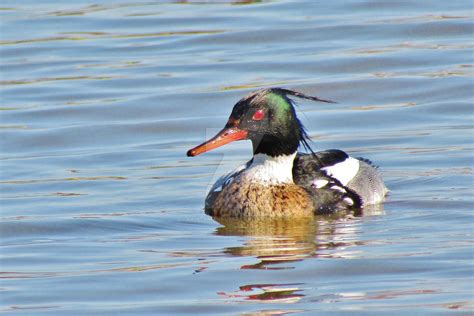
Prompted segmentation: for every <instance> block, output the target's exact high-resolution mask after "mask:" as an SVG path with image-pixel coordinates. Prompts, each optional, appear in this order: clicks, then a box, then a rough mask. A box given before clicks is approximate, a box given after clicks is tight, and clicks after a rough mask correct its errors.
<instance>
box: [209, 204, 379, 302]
mask: <svg viewBox="0 0 474 316" xmlns="http://www.w3.org/2000/svg"><path fill="white" fill-rule="evenodd" d="M382 213H383V206H376V207H370V208H367V209H366V210H364V212H363V213H362V212H359V213H357V214H354V213H346V214H339V215H337V216H333V217H327V216H325V217H314V218H283V219H281V218H280V219H262V220H239V219H229V218H226V219H223V218H215V220H216V221H217V222H218V223H220V224H221V225H222V226H221V227H219V228H218V229H217V230H216V234H217V235H222V236H248V237H250V238H248V239H246V240H245V241H244V242H243V244H242V245H241V246H238V247H228V248H225V249H224V251H223V252H224V253H226V254H229V255H232V256H245V257H255V258H256V259H257V262H255V263H253V264H247V265H243V266H241V267H240V269H242V270H245V269H265V270H284V269H296V268H297V265H296V262H300V261H302V260H304V259H307V258H320V259H325V258H353V257H354V256H356V255H357V252H356V251H354V250H352V249H353V248H354V246H358V245H363V244H364V242H363V241H361V240H360V239H359V236H358V235H359V231H360V229H359V226H360V224H361V220H362V217H363V216H374V215H380V214H382ZM303 291H304V284H303V283H291V284H289V283H285V284H276V283H271V284H245V285H241V286H240V287H239V289H238V290H236V291H233V292H219V293H218V294H219V295H221V296H224V297H227V298H234V299H243V300H251V301H264V302H273V303H296V302H298V301H299V300H300V299H301V298H303V297H304V296H305V295H304V294H303V293H302V292H303Z"/></svg>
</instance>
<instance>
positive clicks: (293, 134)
mask: <svg viewBox="0 0 474 316" xmlns="http://www.w3.org/2000/svg"><path fill="white" fill-rule="evenodd" d="M289 96H293V97H298V98H303V99H309V100H313V101H319V102H327V103H335V102H333V101H329V100H323V99H320V98H318V97H314V96H309V95H305V94H303V93H300V92H296V91H292V90H287V89H282V88H271V89H262V90H257V91H254V92H252V93H250V94H248V95H247V96H245V97H244V98H242V99H241V100H240V101H239V102H237V104H235V106H234V108H233V109H232V113H231V114H230V117H229V120H228V121H227V124H226V125H225V127H224V129H222V130H221V131H220V132H219V133H218V134H217V135H216V136H214V137H213V138H211V139H210V140H208V141H206V142H204V143H202V144H201V145H199V146H197V147H195V148H193V149H191V150H189V151H188V152H187V155H188V156H197V155H199V154H202V153H204V152H207V151H209V150H212V149H215V148H217V147H220V146H223V145H225V144H228V143H230V142H233V141H237V140H243V139H250V140H251V141H252V146H253V158H252V159H251V160H250V161H248V162H247V163H246V164H245V165H243V166H241V167H239V168H237V169H236V170H234V171H232V172H231V173H229V174H227V175H225V176H222V177H221V178H220V179H219V180H217V182H216V183H215V184H214V186H213V187H212V188H211V190H210V192H209V194H208V195H207V197H206V202H205V212H206V214H208V215H211V216H217V217H219V216H228V217H238V218H255V217H285V216H312V215H315V214H316V215H319V214H329V213H333V212H336V211H339V210H349V209H358V208H361V207H363V206H365V205H369V204H377V203H381V202H382V201H383V199H384V197H385V195H386V193H387V191H388V190H387V188H386V187H385V185H384V183H383V180H382V177H381V175H380V173H379V172H378V170H377V167H376V166H374V165H373V164H372V163H371V162H370V161H369V160H367V159H364V158H353V157H350V156H349V155H348V154H346V153H345V152H343V151H341V150H335V149H333V150H326V151H320V152H313V151H312V150H311V148H310V147H309V144H308V140H309V137H308V135H307V134H306V131H305V129H304V127H303V125H302V124H301V122H300V121H299V120H298V118H297V117H296V113H295V108H294V103H293V100H291V99H290V98H289ZM300 144H301V145H303V146H304V147H305V148H306V149H307V150H309V152H310V153H299V152H297V149H298V147H299V145H300Z"/></svg>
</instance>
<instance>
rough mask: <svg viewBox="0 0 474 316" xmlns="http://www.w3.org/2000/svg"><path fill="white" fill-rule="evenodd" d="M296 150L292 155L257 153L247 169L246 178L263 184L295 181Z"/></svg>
mask: <svg viewBox="0 0 474 316" xmlns="http://www.w3.org/2000/svg"><path fill="white" fill-rule="evenodd" d="M295 156H296V151H295V152H294V153H292V154H290V155H280V156H276V157H272V156H268V155H266V154H255V155H254V156H253V160H252V163H251V165H250V166H249V167H248V168H247V169H246V170H245V175H244V177H245V179H246V180H247V181H251V182H257V183H260V184H262V185H272V184H286V183H293V172H292V170H293V162H294V160H295Z"/></svg>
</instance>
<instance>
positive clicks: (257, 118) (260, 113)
mask: <svg viewBox="0 0 474 316" xmlns="http://www.w3.org/2000/svg"><path fill="white" fill-rule="evenodd" d="M264 117H265V112H263V110H257V112H255V114H254V115H253V116H252V120H254V121H261V120H263V119H264Z"/></svg>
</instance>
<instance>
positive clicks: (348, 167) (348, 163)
mask: <svg viewBox="0 0 474 316" xmlns="http://www.w3.org/2000/svg"><path fill="white" fill-rule="evenodd" d="M321 170H324V171H326V173H327V175H328V176H330V177H333V178H335V179H337V180H339V182H341V184H342V185H347V184H348V183H349V182H350V181H351V180H352V179H353V178H354V177H355V176H356V174H357V172H358V171H359V160H357V159H355V158H352V157H349V158H347V159H346V160H344V161H343V162H340V163H337V164H335V165H332V166H329V167H324V168H321Z"/></svg>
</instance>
